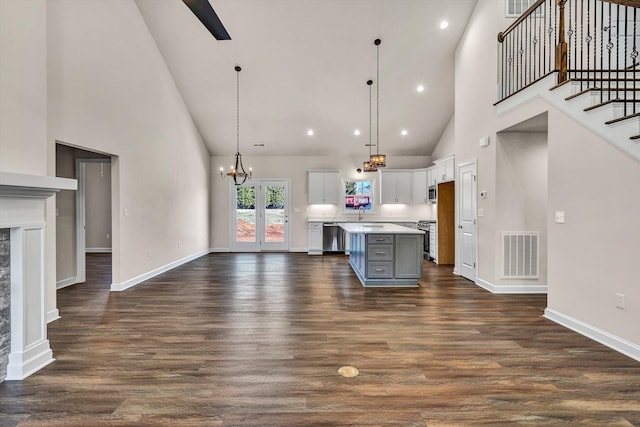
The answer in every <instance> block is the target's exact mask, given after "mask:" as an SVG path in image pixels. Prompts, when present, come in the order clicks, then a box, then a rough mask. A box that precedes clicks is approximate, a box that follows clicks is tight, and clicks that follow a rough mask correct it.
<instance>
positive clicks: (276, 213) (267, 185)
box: [260, 181, 289, 250]
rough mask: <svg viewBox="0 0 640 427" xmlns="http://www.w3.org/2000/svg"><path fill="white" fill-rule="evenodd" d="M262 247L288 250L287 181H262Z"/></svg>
mask: <svg viewBox="0 0 640 427" xmlns="http://www.w3.org/2000/svg"><path fill="white" fill-rule="evenodd" d="M260 188H261V193H262V196H261V197H262V202H263V203H262V207H263V215H262V217H263V220H264V221H263V224H264V228H263V230H264V231H263V235H262V245H261V247H262V249H265V250H289V237H288V234H289V210H288V206H287V205H288V199H289V194H288V192H289V185H288V182H287V181H262V182H261V185H260Z"/></svg>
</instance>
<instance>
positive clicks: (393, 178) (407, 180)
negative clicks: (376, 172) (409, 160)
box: [380, 170, 413, 204]
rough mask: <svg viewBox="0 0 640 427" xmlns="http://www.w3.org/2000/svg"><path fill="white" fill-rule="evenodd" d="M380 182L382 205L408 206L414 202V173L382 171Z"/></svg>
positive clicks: (408, 171) (409, 171)
mask: <svg viewBox="0 0 640 427" xmlns="http://www.w3.org/2000/svg"><path fill="white" fill-rule="evenodd" d="M380 182H381V184H380V203H381V204H394V203H397V204H408V203H411V202H412V201H413V171H411V170H395V171H394V170H386V171H381V172H380Z"/></svg>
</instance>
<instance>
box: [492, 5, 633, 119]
mask: <svg viewBox="0 0 640 427" xmlns="http://www.w3.org/2000/svg"><path fill="white" fill-rule="evenodd" d="M638 8H640V0H615V1H614V0H611V1H604V0H538V1H537V2H535V3H534V4H533V5H532V6H531V7H530V8H529V9H528V10H527V11H526V12H525V13H523V14H522V15H521V16H520V17H519V18H518V19H517V20H516V21H514V23H513V24H512V25H510V26H509V28H507V29H506V30H505V31H503V32H501V33H499V34H498V42H499V46H498V50H499V51H498V61H499V64H498V99H499V100H503V99H506V98H508V97H509V96H511V95H513V94H515V93H517V92H519V91H521V90H522V89H524V88H526V87H528V86H530V85H531V84H533V83H535V82H536V81H538V80H540V79H541V78H544V77H546V76H548V75H549V74H551V73H557V76H558V81H557V83H558V84H562V83H564V82H566V81H568V80H571V81H576V82H578V86H579V87H578V90H587V89H596V90H599V91H600V97H601V102H607V101H611V100H618V101H620V102H621V103H622V104H623V105H624V108H625V113H629V114H635V113H636V111H640V108H638V107H637V106H636V103H639V102H640V96H639V95H638V94H637V92H640V58H639V50H640V39H639V36H640V22H639V21H640V11H638Z"/></svg>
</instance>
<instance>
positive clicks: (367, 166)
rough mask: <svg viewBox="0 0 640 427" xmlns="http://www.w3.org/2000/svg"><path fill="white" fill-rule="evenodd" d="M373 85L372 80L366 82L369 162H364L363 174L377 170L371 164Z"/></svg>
mask: <svg viewBox="0 0 640 427" xmlns="http://www.w3.org/2000/svg"><path fill="white" fill-rule="evenodd" d="M372 84H373V80H367V85H368V86H369V143H368V144H367V146H368V147H369V161H368V162H364V163H363V164H362V170H363V171H364V172H376V171H377V170H378V168H377V167H376V164H375V163H372V162H371V145H372V144H371V85H372Z"/></svg>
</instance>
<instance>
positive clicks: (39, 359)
mask: <svg viewBox="0 0 640 427" xmlns="http://www.w3.org/2000/svg"><path fill="white" fill-rule="evenodd" d="M54 360H55V359H54V358H53V352H52V351H51V347H50V346H49V340H47V339H42V340H40V341H38V342H37V343H34V344H31V345H29V348H28V350H25V351H24V352H20V353H9V364H8V365H7V376H6V378H5V380H8V381H11V380H23V379H25V378H27V377H28V376H29V375H31V374H33V373H35V372H37V371H39V370H40V369H42V368H44V367H45V366H47V365H48V364H50V363H52V362H53V361H54Z"/></svg>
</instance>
